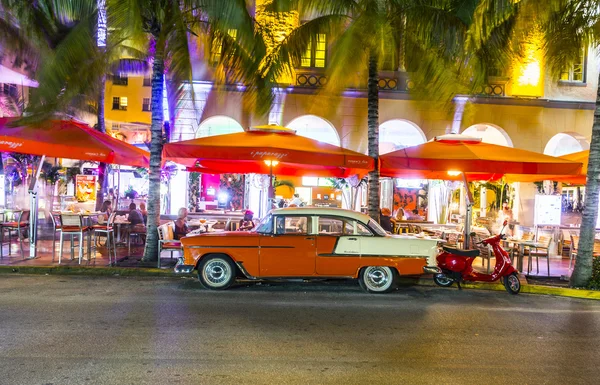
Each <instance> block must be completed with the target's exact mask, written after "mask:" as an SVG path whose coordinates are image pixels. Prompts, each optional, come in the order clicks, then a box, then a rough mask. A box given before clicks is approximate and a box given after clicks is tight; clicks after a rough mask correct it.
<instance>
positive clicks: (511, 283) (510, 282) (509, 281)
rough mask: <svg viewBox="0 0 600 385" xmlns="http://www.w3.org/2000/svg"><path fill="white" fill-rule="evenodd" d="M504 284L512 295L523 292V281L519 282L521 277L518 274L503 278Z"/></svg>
mask: <svg viewBox="0 0 600 385" xmlns="http://www.w3.org/2000/svg"><path fill="white" fill-rule="evenodd" d="M502 281H503V283H504V288H505V289H506V291H508V292H509V293H510V294H519V292H520V291H521V281H519V275H518V274H517V273H512V274H510V275H507V276H505V277H503V278H502Z"/></svg>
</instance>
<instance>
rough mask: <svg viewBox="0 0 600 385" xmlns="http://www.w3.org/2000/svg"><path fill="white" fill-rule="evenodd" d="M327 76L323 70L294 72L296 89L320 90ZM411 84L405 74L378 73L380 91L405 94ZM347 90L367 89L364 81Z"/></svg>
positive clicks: (352, 85) (396, 72) (395, 72)
mask: <svg viewBox="0 0 600 385" xmlns="http://www.w3.org/2000/svg"><path fill="white" fill-rule="evenodd" d="M327 80H328V79H327V75H326V74H325V71H323V70H316V69H301V70H296V82H295V86H296V87H304V88H321V87H324V86H325V85H326V84H327ZM412 87H413V83H412V82H411V81H410V79H409V78H408V74H407V73H406V72H400V71H381V72H380V73H379V89H380V90H381V91H399V92H407V91H409V90H410V89H412ZM348 88H349V89H360V90H366V89H367V81H366V79H364V80H362V79H361V81H360V82H358V83H355V84H349V85H348Z"/></svg>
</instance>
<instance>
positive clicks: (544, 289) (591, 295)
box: [0, 265, 600, 300]
mask: <svg viewBox="0 0 600 385" xmlns="http://www.w3.org/2000/svg"><path fill="white" fill-rule="evenodd" d="M0 274H39V275H45V274H51V275H87V276H99V277H100V276H123V277H186V276H190V275H189V274H175V272H174V271H173V270H172V269H165V270H163V269H157V268H142V267H71V266H47V267H46V266H18V265H13V266H11V265H8V266H6V265H3V266H0ZM521 282H522V283H523V285H522V286H521V293H527V294H539V295H552V296H558V297H570V298H581V299H593V300H600V291H596V290H585V289H571V288H565V287H555V286H542V285H530V284H527V283H526V282H525V281H524V279H523V277H521ZM400 283H401V284H405V285H418V286H434V287H437V285H436V284H435V283H434V282H433V279H431V278H401V279H400ZM461 286H462V287H463V288H465V289H477V290H494V291H505V289H504V286H503V285H502V284H499V283H481V282H477V283H463V284H462V285H461ZM452 289H454V290H456V286H453V287H452V288H448V290H452Z"/></svg>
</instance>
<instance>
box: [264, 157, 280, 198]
mask: <svg viewBox="0 0 600 385" xmlns="http://www.w3.org/2000/svg"><path fill="white" fill-rule="evenodd" d="M265 164H266V165H267V166H269V199H273V198H274V197H275V189H274V188H273V167H275V166H277V165H278V164H279V161H278V160H271V159H265Z"/></svg>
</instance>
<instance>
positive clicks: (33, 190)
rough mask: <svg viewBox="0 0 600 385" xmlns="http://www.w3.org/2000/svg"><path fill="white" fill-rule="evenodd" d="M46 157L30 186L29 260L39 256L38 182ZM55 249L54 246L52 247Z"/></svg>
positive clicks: (42, 159)
mask: <svg viewBox="0 0 600 385" xmlns="http://www.w3.org/2000/svg"><path fill="white" fill-rule="evenodd" d="M45 159H46V155H42V157H41V158H40V163H39V164H38V167H37V170H36V172H35V173H34V174H33V178H32V179H31V183H30V184H29V259H33V258H36V256H37V221H38V200H39V197H38V192H37V180H38V178H39V177H40V171H41V170H42V166H43V164H44V160H45ZM50 211H52V207H50ZM52 247H54V244H53V245H52Z"/></svg>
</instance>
